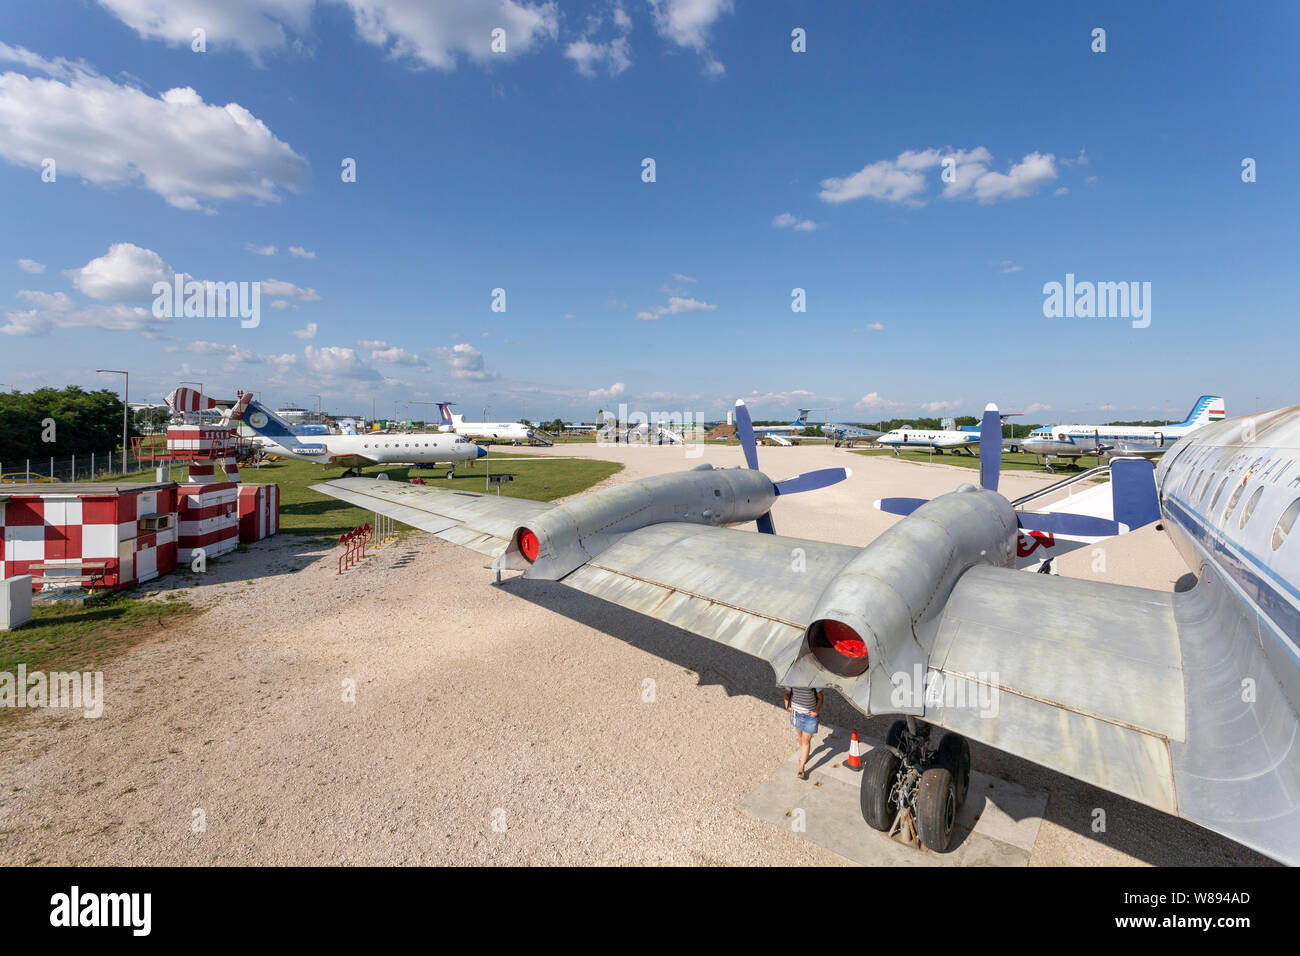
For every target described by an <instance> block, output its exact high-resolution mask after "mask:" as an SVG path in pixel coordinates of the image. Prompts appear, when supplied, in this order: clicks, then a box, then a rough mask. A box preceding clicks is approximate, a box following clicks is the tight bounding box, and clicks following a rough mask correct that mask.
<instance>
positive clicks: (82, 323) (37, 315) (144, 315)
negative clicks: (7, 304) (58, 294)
mask: <svg viewBox="0 0 1300 956" xmlns="http://www.w3.org/2000/svg"><path fill="white" fill-rule="evenodd" d="M55 304H56V305H57V306H58V307H57V308H55V309H44V308H33V309H25V310H23V311H16V312H6V313H5V319H6V321H5V324H4V325H0V333H3V334H5V335H32V336H40V335H48V334H49V332H50V331H51V330H52V329H55V328H62V329H107V330H110V331H124V332H135V333H137V334H139V335H141V336H143V337H145V338H154V337H156V336H157V334H158V328H159V327H160V326H161V325H162V324H163V320H160V319H156V318H154V315H153V313H152V312H150V311H149V310H148V309H146V308H144V307H143V306H131V305H124V304H122V303H114V304H112V305H91V306H86V307H84V308H73V309H66V308H64V307H63V303H62V302H61V301H59V302H57V303H55Z"/></svg>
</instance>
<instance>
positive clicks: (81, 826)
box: [0, 445, 1261, 866]
mask: <svg viewBox="0 0 1300 956" xmlns="http://www.w3.org/2000/svg"><path fill="white" fill-rule="evenodd" d="M558 450H560V451H562V452H563V453H564V454H574V455H584V456H592V457H601V458H610V459H615V460H621V461H624V462H625V463H626V465H627V468H626V469H625V471H624V472H622V473H621V474H619V475H616V476H614V477H612V478H610V479H608V481H609V482H622V481H627V480H629V479H633V478H638V477H643V476H645V475H648V474H656V473H660V472H664V471H673V470H678V469H680V468H683V467H690V466H692V465H695V464H698V463H699V462H700V461H711V462H713V463H715V464H726V465H731V464H736V463H737V462H738V461H739V459H740V451H739V449H738V448H735V447H714V448H709V449H706V450H705V451H704V453H703V456H702V457H699V458H687V457H685V456H684V454H683V451H682V450H681V449H677V448H643V447H633V448H625V447H624V448H614V449H611V448H608V447H599V448H598V447H596V446H594V445H574V446H563V447H562V448H560V449H558ZM546 451H547V452H549V453H550V454H552V455H554V454H555V453H556V449H547V450H546ZM759 454H760V459H761V460H762V462H763V465H764V469H765V470H766V471H767V472H768V473H769V474H772V475H773V476H774V477H777V478H781V477H786V476H788V475H793V474H796V473H798V472H801V471H807V470H811V469H813V468H820V467H826V466H829V465H833V464H848V465H849V466H850V467H852V468H853V469H854V475H853V477H852V478H851V479H850V480H849V481H846V482H843V483H841V484H840V485H837V486H835V487H833V488H830V489H827V490H825V491H822V492H818V493H815V494H807V495H799V496H794V497H791V498H788V499H782V501H781V502H780V504H779V505H778V508H777V511H776V514H775V518H776V523H777V528H778V530H779V531H781V532H783V533H787V534H792V535H799V536H801V537H809V538H820V539H824V540H832V541H840V542H845V543H853V544H859V545H861V544H865V543H866V542H868V541H870V540H871V539H872V538H873V537H874V536H875V535H877V534H879V533H880V531H881V530H883V529H884V528H885V527H887V526H888V525H889V524H890V523H891V522H892V521H894V520H896V519H894V518H892V517H890V516H887V515H882V514H880V513H878V512H876V511H875V510H874V509H872V508H871V506H870V502H871V500H872V499H874V498H877V497H880V496H882V495H885V494H908V495H922V496H933V495H935V494H940V493H942V492H945V491H949V490H951V489H952V488H953V487H955V486H956V484H957V483H959V482H961V481H969V480H971V479H972V477H973V475H974V473H973V472H970V471H967V470H959V469H956V468H954V467H952V466H944V465H933V466H930V465H916V464H911V463H906V462H898V461H893V460H891V459H887V458H867V457H863V456H859V455H851V454H848V453H847V452H845V451H843V450H839V449H833V448H829V447H815V446H814V447H809V446H804V447H800V448H763V449H760V452H759ZM515 467H519V468H544V467H547V466H546V464H545V463H544V462H536V463H528V464H521V465H518V466H515ZM1044 480H1047V479H1043V478H1040V477H1037V476H1032V475H1025V474H1016V473H1010V474H1007V475H1005V476H1004V478H1003V482H1004V486H1005V487H1004V489H1003V490H1005V491H1007V492H1009V493H1010V494H1012V495H1015V494H1019V493H1023V492H1025V491H1027V490H1030V489H1031V488H1033V487H1035V486H1037V485H1039V484H1041V483H1042V482H1043V481H1044ZM335 557H336V549H334V548H324V547H320V546H317V545H315V544H313V543H311V542H306V541H304V540H303V539H299V538H294V537H291V536H287V535H286V536H281V537H280V538H278V539H273V540H272V541H269V542H263V543H261V544H258V545H254V546H253V547H252V548H250V550H249V552H248V553H246V554H238V555H230V556H228V557H226V558H224V559H222V560H221V561H218V562H215V563H214V565H213V566H212V567H210V569H209V571H208V572H207V574H205V575H203V576H193V575H174V576H172V577H171V578H169V579H166V580H164V581H162V582H159V583H158V586H157V587H158V588H159V589H160V590H161V589H162V588H164V587H175V588H177V589H181V588H184V589H185V590H186V594H185V595H184V596H185V598H186V599H187V600H192V601H195V602H197V603H199V604H201V605H203V606H205V607H207V608H208V610H207V611H206V612H205V613H204V614H203V615H201V616H199V617H196V618H191V619H190V620H187V621H185V622H183V623H181V624H179V625H178V626H177V627H176V629H175V630H172V631H167V632H163V633H160V634H158V635H155V636H154V637H153V638H152V639H150V640H147V641H145V642H143V643H141V644H140V645H139V646H137V647H136V648H134V649H132V650H131V651H130V652H128V653H126V654H124V655H122V656H120V657H118V658H116V659H115V660H113V661H110V662H109V663H108V664H107V665H106V666H105V667H104V672H105V684H106V704H105V712H104V716H103V717H102V718H101V719H99V720H86V719H83V718H81V717H80V715H79V712H78V714H77V715H76V716H68V715H60V714H58V713H56V712H48V711H46V712H34V713H28V714H23V715H21V716H19V717H18V718H17V719H14V720H9V721H6V722H4V723H3V724H0V863H4V864H9V865H12V864H22V863H40V864H63V863H86V864H89V863H94V864H108V865H125V864H349V863H356V864H396V863H419V864H465V863H488V864H496V863H522V864H573V863H577V864H622V863H658V864H774V865H782V866H789V865H801V864H811V863H821V864H832V865H834V864H841V863H843V862H844V861H843V860H842V859H841V858H839V857H838V856H836V855H834V854H832V853H830V852H828V851H826V850H823V849H821V848H819V847H817V846H814V845H812V844H810V843H808V842H806V841H804V840H802V839H800V838H798V837H797V836H795V835H793V834H790V833H787V832H785V831H784V830H781V829H779V828H776V827H773V826H771V825H769V824H767V823H763V822H761V821H758V820H755V819H753V818H750V817H748V816H747V815H745V814H743V813H741V812H740V811H739V810H737V809H736V806H737V804H738V803H739V801H740V800H741V798H742V797H744V796H745V795H746V794H747V793H749V791H751V790H752V789H753V788H754V787H756V786H757V785H758V784H759V783H760V782H761V781H762V780H763V779H764V778H765V777H767V776H768V775H769V774H770V773H771V772H773V770H775V769H776V768H777V767H778V766H779V765H780V764H781V762H782V761H783V760H785V759H786V757H788V756H789V754H790V752H791V750H792V737H793V735H792V733H791V731H790V728H789V726H788V724H787V722H786V718H785V714H784V712H783V711H782V710H781V706H780V693H779V691H778V689H777V688H776V687H775V685H774V680H773V675H772V673H771V669H770V668H769V667H768V666H767V665H766V664H764V663H762V662H760V661H756V660H753V659H751V658H748V657H746V656H744V655H742V654H739V653H737V652H735V651H732V650H730V649H728V648H726V647H722V646H720V645H716V644H713V643H712V642H710V641H707V640H704V639H702V638H695V637H693V636H690V635H686V634H683V633H682V632H679V631H676V630H674V629H673V628H669V627H666V626H664V625H661V624H659V623H657V622H654V621H649V620H646V619H644V618H641V617H639V616H637V615H635V614H632V613H630V612H627V611H624V610H622V609H620V608H617V607H613V606H610V605H606V604H603V603H601V602H598V601H595V600H593V599H591V598H588V597H586V596H584V595H581V594H577V593H575V592H572V591H570V590H568V589H567V588H564V587H563V586H561V585H557V584H548V583H544V582H527V581H523V580H521V579H518V578H515V579H508V580H507V581H506V583H505V584H504V585H503V586H501V587H496V586H493V585H492V584H491V581H492V572H490V571H488V570H486V569H485V568H484V567H483V565H484V563H485V561H484V559H483V558H482V556H480V555H476V554H474V553H472V552H469V551H464V550H461V549H459V548H457V547H455V546H453V545H450V544H447V543H445V542H442V541H439V540H438V539H435V538H433V537H431V536H427V535H423V534H417V535H412V536H409V537H407V538H405V539H403V540H402V541H400V542H398V543H396V544H395V545H390V546H389V547H388V548H385V549H384V550H382V551H380V552H379V553H378V554H377V555H375V556H374V557H371V558H369V559H368V560H367V561H366V562H365V563H364V564H363V565H362V566H360V567H358V568H356V569H354V570H352V571H349V572H347V573H346V574H345V575H344V576H342V577H339V576H338V575H337V574H336V573H335V567H334V565H335ZM1061 570H1062V573H1066V574H1074V575H1077V576H1101V577H1103V578H1105V579H1107V580H1115V581H1123V582H1124V583H1134V584H1142V585H1145V586H1148V587H1157V588H1163V589H1172V588H1173V587H1174V585H1175V583H1176V582H1177V581H1178V580H1179V578H1181V577H1182V576H1183V575H1185V573H1186V568H1185V567H1183V565H1182V563H1181V561H1179V559H1178V558H1177V556H1176V555H1175V554H1174V551H1173V548H1172V547H1171V546H1170V545H1169V543H1168V541H1167V540H1166V538H1165V536H1164V535H1163V534H1161V533H1159V532H1156V531H1154V530H1153V529H1146V530H1145V531H1142V532H1138V533H1136V534H1133V535H1130V536H1128V537H1127V538H1124V539H1120V540H1118V541H1116V542H1113V543H1112V544H1111V545H1110V546H1109V547H1108V549H1107V570H1106V571H1105V572H1094V571H1093V570H1092V561H1091V558H1090V557H1089V555H1088V553H1087V552H1086V551H1084V552H1082V553H1077V554H1076V555H1075V556H1073V558H1066V559H1064V560H1063V561H1062V563H1061ZM647 681H652V682H653V700H647V699H646V697H647V696H648V695H647V691H646V687H647ZM345 685H346V686H350V687H353V688H355V691H354V694H352V695H349V694H348V692H347V690H346V689H345ZM348 696H352V697H353V698H354V699H352V700H345V699H344V698H345V697H348ZM828 698H829V699H828V705H827V711H826V714H825V715H824V716H825V717H826V719H827V720H828V721H829V722H830V723H832V724H836V725H840V726H848V725H851V724H853V723H855V722H856V723H857V726H858V729H859V732H860V733H863V732H865V733H866V734H868V735H873V736H877V737H879V736H883V734H884V730H885V727H886V726H887V723H888V721H887V720H874V721H866V720H863V719H862V718H861V717H860V716H857V715H855V712H853V711H852V710H851V709H850V708H848V707H847V705H845V704H844V703H843V702H842V701H840V700H838V699H837V698H835V696H834V695H828ZM973 750H974V759H975V761H976V763H977V764H978V765H979V766H980V767H981V769H983V770H985V771H986V772H988V773H992V774H994V775H996V776H1000V777H1003V778H1005V779H1008V780H1012V781H1014V782H1016V783H1019V784H1021V785H1022V786H1026V787H1031V788H1034V789H1039V790H1044V791H1047V792H1048V794H1049V801H1048V809H1047V814H1046V817H1045V821H1044V824H1043V827H1042V828H1041V830H1040V833H1039V837H1038V842H1037V845H1036V847H1035V850H1034V854H1033V858H1032V860H1031V862H1032V863H1035V864H1046V865H1055V864H1133V863H1160V864H1166V863H1206V864H1217V863H1249V862H1260V861H1261V858H1259V857H1257V856H1255V855H1254V854H1252V853H1250V852H1249V851H1246V850H1244V849H1242V848H1240V847H1237V846H1236V845H1235V844H1232V843H1231V842H1229V841H1226V840H1224V839H1222V838H1220V837H1217V836H1214V835H1213V834H1210V833H1208V832H1206V831H1204V830H1201V829H1199V828H1198V827H1195V826H1192V825H1190V824H1186V823H1183V822H1181V821H1178V820H1175V819H1172V818H1170V817H1167V816H1165V815H1163V814H1160V813H1157V812H1155V811H1152V810H1149V809H1146V808H1143V807H1140V806H1138V805H1136V804H1133V803H1131V802H1129V801H1127V800H1123V799H1122V798H1119V797H1115V796H1112V795H1109V794H1106V793H1104V792H1102V791H1099V790H1096V789H1095V788H1092V787H1088V786H1086V785H1083V784H1080V783H1078V782H1076V781H1073V780H1070V779H1069V778H1066V777H1063V776H1061V775H1059V774H1055V773H1052V772H1050V771H1046V770H1043V769H1042V768H1039V767H1036V766H1034V765H1032V764H1029V763H1026V762H1024V761H1021V760H1017V759H1015V758H1012V757H1009V756H1007V755H1005V754H1002V753H1000V752H997V751H993V750H990V749H989V748H985V747H981V746H979V745H975V746H974V747H973ZM1098 807H1100V808H1104V809H1105V810H1106V812H1107V817H1108V822H1109V826H1108V829H1107V832H1106V833H1103V834H1095V833H1092V832H1091V830H1090V824H1091V822H1092V819H1093V809H1094V808H1098ZM196 811H202V814H201V818H202V821H203V823H204V824H205V829H203V830H201V831H196V829H195V827H196V820H197V819H198V818H199V816H200V815H199V814H197V813H196Z"/></svg>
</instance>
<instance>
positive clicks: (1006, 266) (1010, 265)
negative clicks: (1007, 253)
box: [998, 259, 1025, 276]
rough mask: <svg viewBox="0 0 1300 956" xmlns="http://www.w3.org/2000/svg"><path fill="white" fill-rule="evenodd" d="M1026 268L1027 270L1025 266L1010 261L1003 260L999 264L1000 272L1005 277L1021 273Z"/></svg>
mask: <svg viewBox="0 0 1300 956" xmlns="http://www.w3.org/2000/svg"><path fill="white" fill-rule="evenodd" d="M1024 268H1025V267H1024V266H1021V265H1017V264H1016V263H1014V262H1012V261H1011V260H1010V259H1003V260H1002V261H1001V262H1000V263H998V272H1000V273H1002V274H1003V275H1004V276H1005V275H1010V274H1011V273H1013V272H1020V271H1021V270H1023V269H1024Z"/></svg>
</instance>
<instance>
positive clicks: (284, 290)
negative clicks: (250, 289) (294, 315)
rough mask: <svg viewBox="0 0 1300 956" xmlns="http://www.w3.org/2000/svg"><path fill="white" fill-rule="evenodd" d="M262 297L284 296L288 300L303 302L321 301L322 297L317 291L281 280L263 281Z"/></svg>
mask: <svg viewBox="0 0 1300 956" xmlns="http://www.w3.org/2000/svg"><path fill="white" fill-rule="evenodd" d="M262 295H274V296H283V297H285V298H288V299H299V300H300V301H302V302H319V301H320V295H319V293H317V292H316V290H315V289H303V288H300V287H299V286H296V285H294V284H293V283H292V282H282V281H281V280H279V279H263V280H262Z"/></svg>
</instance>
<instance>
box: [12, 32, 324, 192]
mask: <svg viewBox="0 0 1300 956" xmlns="http://www.w3.org/2000/svg"><path fill="white" fill-rule="evenodd" d="M194 22H196V21H194V19H193V18H190V19H187V20H186V23H187V26H186V37H187V40H186V42H188V36H189V30H190V29H191V27H192V24H193V23H194ZM0 61H8V62H16V63H19V64H21V65H22V66H24V67H26V68H27V69H28V70H29V71H33V72H41V73H46V74H48V75H49V77H50V78H46V77H31V76H27V75H24V74H23V73H17V72H6V73H2V74H0V157H3V158H4V159H6V160H8V161H9V162H11V163H14V164H16V165H18V166H23V167H27V168H29V169H41V168H42V162H43V161H44V160H45V159H46V158H47V157H53V158H55V159H56V160H57V162H58V165H57V174H58V175H61V176H68V175H72V176H79V177H81V178H82V179H84V180H86V181H88V182H91V183H94V184H95V185H99V186H121V185H125V184H128V183H134V184H139V185H142V186H143V187H144V188H145V189H148V190H149V191H151V192H153V193H156V194H157V195H159V196H161V197H162V198H163V199H164V200H166V201H167V203H168V204H170V205H172V206H175V207H177V208H179V209H189V210H203V211H205V212H211V211H212V210H211V209H210V208H208V207H204V206H203V205H202V204H201V202H200V201H201V200H237V199H252V200H255V201H257V202H278V201H279V199H280V190H282V189H288V190H293V191H297V190H300V189H301V188H302V187H303V185H304V184H305V182H306V178H307V162H306V160H305V159H303V158H302V157H301V156H299V155H298V154H297V153H295V152H294V151H293V149H292V148H291V147H290V146H289V145H288V144H287V143H285V142H283V141H281V140H279V139H277V138H276V137H275V135H274V134H273V133H272V132H271V131H270V129H269V128H267V126H266V124H265V123H263V122H262V121H261V120H259V119H258V118H257V117H255V116H253V114H252V113H250V112H249V111H248V110H246V109H245V108H244V107H242V106H240V105H239V104H238V103H228V104H227V105H225V106H217V105H215V104H208V103H204V102H203V99H202V97H200V96H199V94H197V93H196V92H194V90H192V89H190V88H189V87H183V88H177V89H171V90H167V91H166V92H165V93H163V94H162V95H161V96H150V95H149V94H147V93H145V92H144V91H142V90H139V89H136V88H135V87H132V86H125V85H121V84H118V83H114V82H113V81H112V80H109V79H107V78H106V77H103V76H101V75H99V74H98V73H96V72H94V71H93V70H92V69H91V68H90V67H88V66H86V65H84V64H69V63H68V62H67V61H65V60H45V59H43V58H41V57H40V56H38V55H37V54H34V53H32V52H30V51H28V50H24V49H21V48H17V49H16V48H13V47H9V46H7V45H4V44H0Z"/></svg>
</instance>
